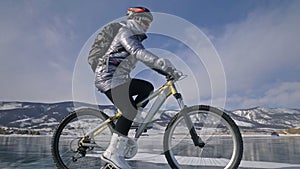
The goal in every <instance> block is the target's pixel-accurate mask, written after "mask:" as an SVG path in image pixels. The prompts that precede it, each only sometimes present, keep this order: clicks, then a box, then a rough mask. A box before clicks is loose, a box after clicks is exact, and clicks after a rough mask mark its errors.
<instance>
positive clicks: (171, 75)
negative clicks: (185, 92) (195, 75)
mask: <svg viewBox="0 0 300 169" xmlns="http://www.w3.org/2000/svg"><path fill="white" fill-rule="evenodd" d="M166 72H167V73H168V75H167V77H166V78H167V79H168V80H178V79H179V78H180V77H181V76H182V73H181V72H180V71H178V70H176V69H174V68H172V67H168V68H167V70H166Z"/></svg>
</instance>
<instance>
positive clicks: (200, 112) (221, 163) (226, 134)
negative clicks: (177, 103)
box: [164, 106, 243, 169]
mask: <svg viewBox="0 0 300 169" xmlns="http://www.w3.org/2000/svg"><path fill="white" fill-rule="evenodd" d="M187 119H190V120H187ZM188 123H189V125H188ZM192 130H193V131H194V132H191V131H192ZM193 133H194V134H193ZM191 135H194V140H193V139H192V136H191ZM195 138H198V139H195ZM195 140H198V143H199V142H200V143H201V144H198V145H197V144H196V142H197V141H195ZM164 152H165V156H166V159H167V161H168V163H169V165H170V166H171V167H172V168H210V167H212V168H228V169H234V168H237V167H238V166H239V164H240V161H241V159H242V155H243V141H242V137H241V134H240V131H239V128H238V127H237V125H236V124H235V123H234V121H233V120H232V119H231V118H230V117H229V116H228V115H227V114H226V113H225V112H224V111H222V110H219V109H217V108H213V107H209V106H193V107H188V108H185V109H183V110H182V111H181V112H180V113H178V114H177V115H176V116H175V117H174V118H173V119H172V120H171V121H170V123H169V124H168V126H167V128H166V132H165V135H164Z"/></svg>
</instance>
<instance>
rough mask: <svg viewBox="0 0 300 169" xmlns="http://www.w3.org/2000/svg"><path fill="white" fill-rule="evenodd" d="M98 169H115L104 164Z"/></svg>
mask: <svg viewBox="0 0 300 169" xmlns="http://www.w3.org/2000/svg"><path fill="white" fill-rule="evenodd" d="M100 169H116V168H115V167H114V166H112V165H111V164H109V163H106V164H105V165H104V166H103V167H101V168H100Z"/></svg>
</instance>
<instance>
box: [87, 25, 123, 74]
mask: <svg viewBox="0 0 300 169" xmlns="http://www.w3.org/2000/svg"><path fill="white" fill-rule="evenodd" d="M121 27H122V24H121V23H118V22H115V23H110V24H108V25H106V26H105V27H104V28H103V29H102V30H101V31H100V32H99V33H98V35H97V37H96V38H95V41H94V43H93V45H92V47H91V50H90V52H89V56H88V63H89V64H90V66H91V68H92V70H93V72H95V70H96V68H97V65H98V62H99V59H101V58H103V56H104V55H105V53H106V52H107V50H108V48H109V47H110V45H111V43H112V41H113V39H114V37H115V36H116V35H117V33H118V31H119V29H120V28H121Z"/></svg>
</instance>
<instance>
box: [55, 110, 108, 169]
mask: <svg viewBox="0 0 300 169" xmlns="http://www.w3.org/2000/svg"><path fill="white" fill-rule="evenodd" d="M85 117H86V118H87V117H89V118H87V119H85ZM107 118H108V116H107V115H106V114H105V113H103V112H101V111H99V110H96V109H92V108H82V109H79V110H76V111H74V112H71V113H70V114H69V115H67V116H66V117H65V118H64V119H63V120H62V121H61V122H60V124H59V125H58V127H57V128H56V130H55V131H54V133H53V137H52V142H51V152H52V158H53V160H54V162H55V164H56V166H57V167H58V168H59V169H73V168H82V167H84V168H87V169H89V168H100V166H102V165H103V164H102V163H103V162H102V161H101V160H100V158H98V157H97V155H99V153H97V151H102V152H103V151H104V150H105V149H106V148H107V147H108V144H109V141H110V137H111V134H112V129H113V128H114V123H109V124H108V129H105V132H102V133H101V134H100V135H97V138H95V140H94V142H95V143H96V144H97V145H98V146H99V147H102V148H97V147H94V148H91V147H90V149H92V150H91V151H89V152H88V153H87V154H86V156H85V157H83V158H80V159H78V160H77V161H76V162H74V161H72V156H74V154H75V150H76V146H78V143H79V140H80V138H82V136H83V135H84V133H80V135H79V136H77V135H78V133H77V130H76V129H79V130H80V131H81V130H82V131H83V132H84V129H85V127H93V126H94V125H97V124H100V123H101V122H102V121H105V120H106V119H107ZM76 120H78V122H77V121H76ZM93 124H94V125H93ZM73 135H74V136H73ZM99 139H103V140H104V139H105V141H103V144H102V141H101V140H99ZM65 143H66V144H65ZM100 143H101V145H100ZM72 146H75V147H73V148H72ZM90 149H89V150H90ZM100 149H101V150H100ZM64 150H65V151H66V152H64ZM65 155H66V156H65ZM88 155H89V157H88ZM67 161H68V164H67Z"/></svg>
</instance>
